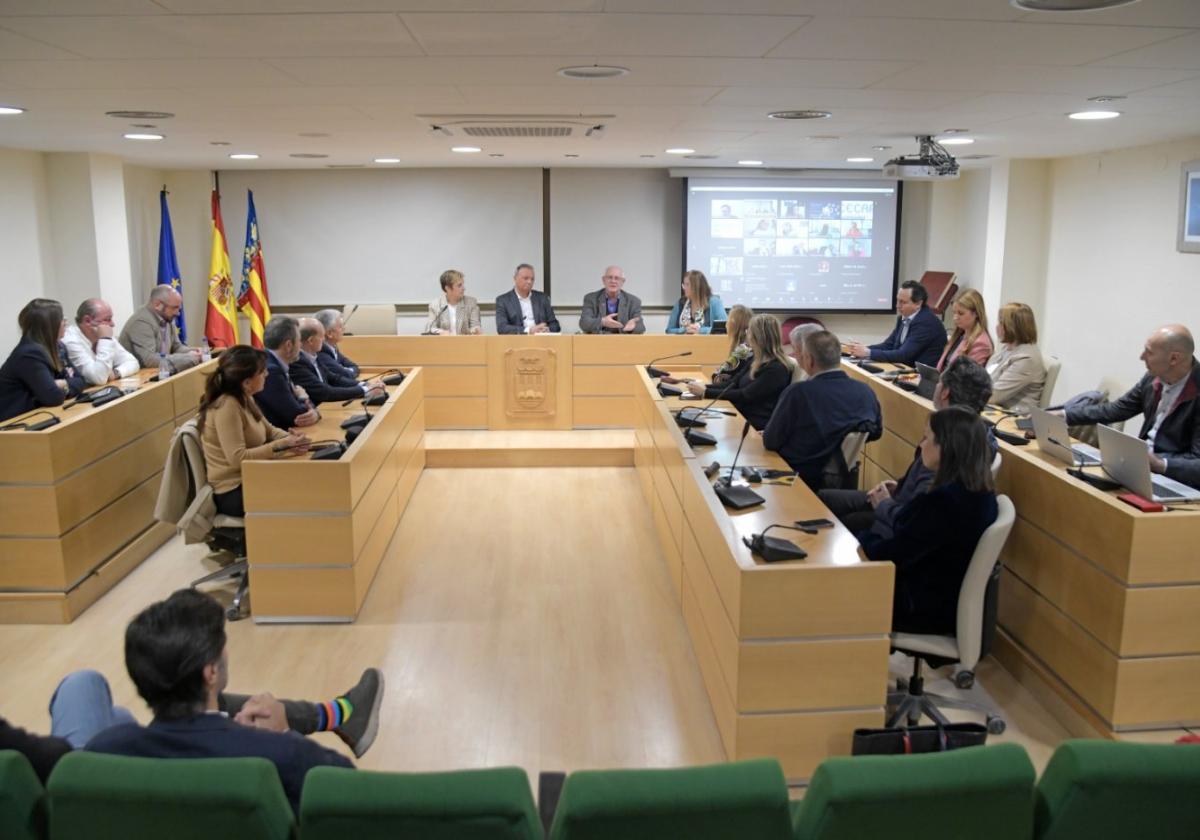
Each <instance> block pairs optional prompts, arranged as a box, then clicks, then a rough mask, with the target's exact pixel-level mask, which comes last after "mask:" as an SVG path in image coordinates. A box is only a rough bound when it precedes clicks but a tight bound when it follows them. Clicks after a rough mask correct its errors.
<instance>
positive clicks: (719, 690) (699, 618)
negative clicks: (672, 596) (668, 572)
mask: <svg viewBox="0 0 1200 840" xmlns="http://www.w3.org/2000/svg"><path fill="white" fill-rule="evenodd" d="M683 620H684V623H685V624H686V625H687V629H688V636H689V638H691V640H692V650H693V651H694V652H695V654H696V664H698V665H699V666H700V676H701V678H702V679H703V680H704V688H705V691H706V692H707V694H708V702H709V705H711V706H712V712H713V719H714V720H715V721H716V722H717V731H718V732H720V734H721V744H722V745H723V746H724V747H725V757H726V758H727V759H732V758H733V757H734V755H736V754H737V712H736V711H735V710H734V707H733V697H732V696H731V695H730V693H729V689H728V688H727V687H726V685H725V680H724V678H723V677H722V676H721V667H720V665H718V664H717V657H716V652H715V650H714V649H713V645H712V640H711V639H709V636H708V630H707V629H706V628H705V626H704V617H703V615H702V614H701V612H700V605H699V604H698V603H697V601H696V593H695V592H693V591H692V585H691V583H690V581H689V580H688V577H687V575H686V574H685V575H684V577H683Z"/></svg>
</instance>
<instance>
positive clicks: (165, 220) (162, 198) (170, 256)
mask: <svg viewBox="0 0 1200 840" xmlns="http://www.w3.org/2000/svg"><path fill="white" fill-rule="evenodd" d="M158 202H159V205H160V206H161V207H162V225H161V227H160V228H159V232H158V285H160V286H170V287H171V288H172V289H174V290H175V291H177V292H179V294H180V296H181V297H182V295H183V280H182V279H181V278H180V276H179V259H178V258H177V257H176V256H175V232H174V231H173V230H171V211H170V210H168V209H167V191H166V190H165V189H163V190H162V191H160V192H159V194H158ZM175 326H176V327H178V328H179V340H180V341H182V342H183V343H184V344H187V320H186V319H185V318H184V317H183V305H182V304H180V306H179V314H178V315H176V316H175Z"/></svg>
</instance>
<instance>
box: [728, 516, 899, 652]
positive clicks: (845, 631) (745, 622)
mask: <svg viewBox="0 0 1200 840" xmlns="http://www.w3.org/2000/svg"><path fill="white" fill-rule="evenodd" d="M822 533H823V534H824V533H827V532H826V531H822ZM815 556H816V555H815V554H813V555H810V559H811V558H812V557H815ZM807 562H808V561H801V564H800V565H799V566H798V567H795V568H793V569H791V570H789V569H788V568H787V567H786V566H785V565H774V566H763V567H761V568H756V569H754V570H752V571H743V572H742V573H741V596H742V603H741V610H740V614H741V624H740V629H739V633H740V635H741V637H742V638H743V639H754V638H758V639H771V638H776V637H779V636H825V635H830V636H843V635H844V636H851V635H874V634H882V633H887V632H889V631H890V630H891V625H892V585H893V580H894V577H895V573H896V567H895V566H893V565H892V564H891V563H871V562H866V563H858V564H856V565H853V566H849V567H846V568H840V567H838V566H804V565H803V564H804V563H807Z"/></svg>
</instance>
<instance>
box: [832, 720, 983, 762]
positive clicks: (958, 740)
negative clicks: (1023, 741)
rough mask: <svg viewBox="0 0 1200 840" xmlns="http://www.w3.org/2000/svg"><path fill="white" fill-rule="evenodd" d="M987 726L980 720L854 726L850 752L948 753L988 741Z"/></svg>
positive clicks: (871, 753) (862, 753)
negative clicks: (910, 724)
mask: <svg viewBox="0 0 1200 840" xmlns="http://www.w3.org/2000/svg"><path fill="white" fill-rule="evenodd" d="M987 734H988V733H987V727H986V726H984V725H983V724H981V723H951V724H947V725H946V726H941V725H934V726H909V727H902V726H894V727H886V728H883V729H855V730H854V740H853V744H852V746H851V749H850V754H851V755H910V754H915V753H931V752H945V751H946V750H956V749H959V748H960V747H978V746H982V745H983V744H985V743H987Z"/></svg>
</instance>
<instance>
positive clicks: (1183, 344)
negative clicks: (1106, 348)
mask: <svg viewBox="0 0 1200 840" xmlns="http://www.w3.org/2000/svg"><path fill="white" fill-rule="evenodd" d="M1195 352H1196V344H1195V341H1193V339H1192V334H1191V333H1190V332H1189V331H1188V328H1187V327H1185V326H1183V325H1182V324H1168V325H1167V326H1165V327H1160V328H1158V329H1157V330H1155V331H1154V332H1153V333H1151V335H1150V337H1149V338H1147V339H1146V344H1145V346H1144V347H1143V348H1142V355H1141V360H1142V362H1143V364H1145V365H1146V374H1145V376H1143V377H1142V378H1141V380H1139V381H1138V383H1137V384H1136V385H1134V386H1133V387H1132V388H1130V389H1129V390H1128V391H1126V392H1125V393H1124V394H1123V395H1122V396H1121V397H1120V398H1119V399H1117V400H1115V401H1113V402H1108V403H1098V404H1096V405H1089V406H1084V407H1082V408H1077V409H1074V410H1072V411H1068V412H1066V418H1067V424H1068V425H1071V426H1082V425H1089V424H1092V423H1113V422H1116V421H1118V420H1129V419H1131V418H1133V417H1136V416H1137V415H1139V414H1141V415H1142V428H1141V429H1140V430H1139V431H1138V437H1140V438H1141V439H1142V440H1144V441H1146V446H1147V450H1148V451H1147V455H1146V457H1147V458H1148V459H1149V461H1150V471H1151V472H1154V473H1159V474H1162V475H1166V476H1167V478H1172V479H1174V480H1175V481H1181V482H1183V483H1184V484H1186V485H1188V486H1189V487H1196V488H1200V400H1198V399H1197V397H1200V363H1198V362H1197V361H1196V357H1195V356H1194V355H1193V354H1194V353H1195Z"/></svg>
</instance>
